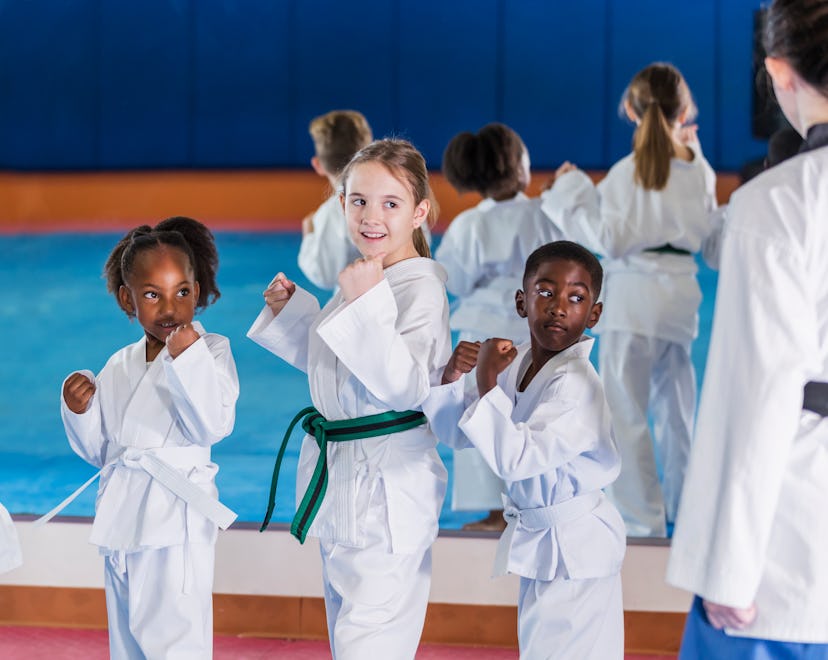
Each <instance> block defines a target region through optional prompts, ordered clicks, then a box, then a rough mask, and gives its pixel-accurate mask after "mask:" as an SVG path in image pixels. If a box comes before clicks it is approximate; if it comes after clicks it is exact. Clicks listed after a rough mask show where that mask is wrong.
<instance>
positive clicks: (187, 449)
mask: <svg viewBox="0 0 828 660" xmlns="http://www.w3.org/2000/svg"><path fill="white" fill-rule="evenodd" d="M777 4H783V5H784V2H782V3H779V2H777ZM822 5H824V3H822ZM783 9H784V8H783ZM777 11H782V9H777ZM826 11H828V10H826ZM622 108H623V113H624V114H625V115H626V116H627V117H628V118H629V119H630V120H631V121H633V122H634V123H635V124H636V129H635V135H634V140H633V151H632V153H631V154H630V155H629V156H627V157H625V158H623V159H622V160H621V161H619V162H618V163H616V164H615V165H614V166H613V167H612V168H611V169H610V171H609V172H608V174H607V176H606V178H605V179H603V181H601V183H600V184H599V185H598V186H597V187H596V186H594V185H593V183H592V181H591V180H590V179H589V178H588V177H587V176H586V175H585V174H584V173H583V172H581V171H580V170H578V169H576V168H574V167H573V166H572V165H570V164H569V163H565V164H564V165H563V166H562V167H561V168H560V169H559V170H558V171H557V173H556V177H555V180H554V182H553V184H552V185H551V186H550V187H549V188H548V189H547V190H545V191H544V192H543V193H542V195H541V196H540V198H537V199H531V198H529V197H527V196H526V194H525V190H526V187H527V185H528V183H529V176H530V174H529V164H530V161H529V152H528V150H527V148H526V146H525V145H524V143H523V141H522V140H521V138H520V137H519V136H518V135H517V133H515V132H514V131H513V130H512V129H510V128H509V127H507V126H504V125H502V124H489V125H487V126H485V127H483V128H482V129H481V130H480V131H479V132H478V133H476V134H473V133H467V132H464V133H461V134H460V135H458V136H456V137H455V138H453V139H452V140H451V142H450V143H449V145H448V147H447V148H446V151H445V154H444V159H443V171H444V173H445V176H446V178H447V179H448V181H449V182H450V183H451V184H452V185H453V186H454V187H455V188H456V189H457V190H458V191H459V192H465V191H474V192H477V193H479V194H480V195H481V197H483V200H482V201H481V202H480V203H479V204H478V205H477V206H475V207H474V208H472V209H469V210H467V211H465V212H463V213H462V214H460V215H459V216H458V217H457V218H455V219H454V221H453V222H452V223H451V225H450V226H449V228H448V230H447V231H446V233H445V235H444V236H443V239H442V242H441V244H440V247H439V249H438V250H437V253H436V257H435V259H432V258H431V252H430V247H429V234H428V228H429V226H431V225H433V222H434V220H435V219H436V216H437V207H436V202H435V200H434V197H433V195H432V193H431V189H430V187H429V182H428V173H427V170H426V164H425V161H424V159H423V157H422V156H421V154H420V153H419V152H418V151H417V150H416V148H414V146H413V145H411V144H410V143H408V142H406V141H404V140H397V139H384V140H377V141H372V135H371V129H370V127H369V126H368V123H367V122H366V121H365V118H364V117H363V116H362V115H360V114H359V113H356V112H350V111H348V112H333V113H328V114H327V115H324V116H322V117H319V118H317V119H315V120H314V121H313V122H312V123H311V135H312V137H313V139H314V145H315V149H316V155H315V156H314V158H313V161H312V164H313V167H314V169H315V170H316V171H317V172H318V173H319V174H320V175H322V176H325V177H326V178H328V180H329V181H330V182H331V185H332V188H333V192H332V194H331V196H330V198H329V199H328V200H327V201H326V202H325V203H324V204H323V205H322V206H321V207H320V208H319V209H318V210H317V211H316V213H314V214H313V215H312V216H309V217H308V218H306V219H305V220H304V221H303V223H302V231H303V242H302V247H301V251H300V255H299V265H300V267H301V268H302V270H303V272H304V273H305V275H306V276H307V277H308V279H309V280H310V281H311V282H313V283H314V284H316V285H317V286H319V287H322V288H328V289H333V290H334V294H333V296H332V298H331V299H330V300H328V301H327V302H326V303H325V304H324V305H320V302H319V301H317V299H316V298H315V297H314V296H313V295H311V294H310V293H309V292H307V291H305V290H303V289H302V288H301V287H300V286H298V285H297V284H296V283H295V281H294V280H293V279H291V277H290V275H289V272H288V271H289V269H288V268H287V267H286V268H285V272H279V273H278V274H277V275H276V276H275V277H274V278H273V280H272V281H271V282H270V284H269V285H268V287H267V288H266V289H265V291H264V301H265V304H264V307H263V309H262V311H261V313H260V314H259V316H258V318H257V319H255V321H254V322H253V325H252V326H251V328H250V330H249V331H248V337H250V338H251V339H252V340H253V341H255V342H257V343H258V344H260V345H261V346H263V347H264V348H266V349H267V350H268V351H270V352H272V353H274V354H275V355H277V356H279V357H280V358H282V359H283V360H285V361H287V362H288V363H290V364H292V365H294V366H295V367H296V368H298V369H300V370H302V371H304V372H306V373H307V376H308V383H309V389H310V394H311V399H312V402H313V406H312V408H309V409H306V410H304V411H301V413H300V414H299V415H298V416H297V419H296V420H294V422H295V423H298V421H301V423H302V427H303V429H304V430H305V431H306V436H305V439H304V441H303V444H302V448H301V454H300V459H299V465H298V474H297V496H296V497H297V503H298V505H297V506H298V511H297V515H296V517H295V518H294V520H293V524H292V527H291V531H292V532H293V533H294V534H295V535H296V536H297V537H298V538H300V539H301V540H304V538H305V536H306V535H310V536H314V537H317V538H318V539H319V542H320V549H321V555H322V574H323V581H324V597H325V606H326V613H327V619H328V631H329V639H330V645H331V651H332V654H333V657H334V658H336V659H337V660H345V659H351V658H366V657H377V658H380V657H382V658H413V657H414V655H415V652H416V649H417V646H418V643H419V638H420V634H421V631H422V627H423V623H424V618H425V612H426V606H427V602H428V593H429V587H430V577H431V546H432V544H433V542H434V540H435V538H436V536H437V532H438V518H439V513H440V510H441V506H442V503H443V499H444V496H445V491H446V484H447V473H446V469H445V467H444V466H443V463H442V461H441V459H440V457H439V455H438V453H437V449H436V445H437V442H438V441H442V442H444V443H446V444H448V445H449V446H451V447H453V448H454V449H455V461H454V462H455V466H456V467H455V469H456V472H455V491H454V502H455V506H456V507H457V508H468V509H481V508H484V509H488V510H492V511H493V514H492V516H490V519H489V520H487V521H485V522H484V525H489V524H491V525H495V526H497V525H499V526H500V527H501V528H503V527H505V529H504V531H503V534H502V536H501V541H500V544H499V547H498V553H497V558H496V562H495V573H496V574H504V573H514V574H517V575H519V576H520V595H519V602H518V633H519V635H518V636H519V644H520V652H521V656H522V657H525V658H546V657H560V658H601V659H607V658H622V657H623V653H624V644H623V607H622V601H621V585H620V569H621V565H622V561H623V557H624V552H625V537H626V536H627V535H637V536H644V535H657V536H658V535H660V536H664V535H665V533H666V526H667V524H668V523H671V522H673V521H674V520H675V516H676V512H677V509H678V505H679V498H680V495H681V490H682V481H683V477H684V471H685V467H686V464H687V460H688V454H689V452H690V444H691V437H692V434H693V419H694V414H695V390H696V385H695V376H694V373H693V367H692V363H691V361H690V346H691V343H692V341H693V339H694V337H695V336H696V333H697V326H698V314H697V310H698V306H699V302H700V299H701V294H700V290H699V286H698V283H697V282H696V277H695V276H696V262H695V260H694V254H696V253H698V252H700V251H703V250H704V248H705V246H706V245H707V243H708V242H709V241H714V242H715V241H718V240H719V235H720V233H721V218H719V222H718V224H717V222H716V221H714V220H711V217H716V216H714V215H713V213H712V212H713V211H714V210H715V208H716V200H715V194H714V186H715V176H714V174H713V171H712V170H711V168H710V166H709V165H708V164H707V161H706V160H705V159H704V156H703V154H702V151H701V148H700V146H699V143H698V141H697V139H696V134H695V131H694V130H693V129H692V128H688V127H687V123H688V122H690V121H692V119H693V118H694V116H695V113H696V108H695V106H694V104H693V101H692V96H691V94H690V90H689V89H688V86H687V84H686V82H685V81H684V79H683V78H682V76H681V74H680V73H679V72H678V71H677V70H676V69H675V68H674V67H672V66H670V65H667V64H653V65H650V66H648V67H646V68H645V69H644V70H642V71H641V72H639V73H638V74H637V75H636V76H635V77H634V78H633V80H632V81H631V83H630V85H629V87H628V88H627V91H626V92H625V94H624V98H623V101H622ZM806 128H807V127H806ZM823 151H824V150H823ZM725 224H727V222H725ZM593 253H597V254H599V255H601V256H602V257H603V266H602V263H601V262H599V261H598V259H596V257H595V256H594V254H593ZM727 256H728V255H727V253H725V254H724V256H723V259H727ZM217 266H218V259H217V254H216V250H215V245H214V243H213V238H212V235H211V234H210V232H209V230H208V229H207V228H206V227H204V226H203V225H201V224H200V223H198V222H197V221H195V220H191V219H187V218H171V219H168V220H165V221H163V222H161V223H159V224H158V225H157V226H156V227H154V228H151V227H139V228H137V229H135V230H132V231H131V232H129V233H128V234H127V235H126V236H125V237H124V238H123V239H122V240H121V242H120V243H119V244H118V245H117V246H116V248H115V249H114V251H113V252H112V254H111V256H110V258H109V260H108V261H107V265H106V276H107V284H108V288H109V290H110V292H111V293H112V294H113V295H114V296H115V297H116V300H117V302H118V305H119V306H120V307H121V309H122V310H123V311H124V312H125V313H126V314H127V316H129V317H130V318H135V319H137V321H138V323H139V324H140V325H141V327H142V328H143V330H144V336H143V337H142V338H141V339H140V340H139V341H138V342H136V343H135V344H133V345H131V346H128V347H126V348H124V349H122V350H120V351H118V352H117V353H116V354H115V355H113V356H112V358H110V360H109V361H108V362H107V364H106V366H105V367H104V368H103V370H102V371H101V372H100V373H99V374H98V375H97V376H95V375H93V374H92V373H91V372H76V373H74V374H72V375H70V376H69V377H68V378H67V379H66V381H65V382H64V385H63V390H62V402H61V415H62V417H63V420H64V424H65V427H66V431H67V434H68V436H69V439H70V444H71V446H72V448H73V449H74V450H75V451H76V452H77V453H78V454H79V455H80V456H82V457H83V458H84V459H85V460H87V461H88V462H90V463H92V464H93V465H96V466H97V467H99V468H100V472H99V475H100V485H99V495H98V502H97V505H96V516H95V522H94V524H93V529H92V542H93V543H94V544H96V545H98V546H99V548H100V551H101V554H102V555H104V557H105V576H106V582H105V584H106V598H107V611H108V617H109V629H110V648H111V651H112V655H113V657H118V658H143V657H194V658H195V657H198V658H206V657H210V656H211V653H212V606H211V591H212V579H213V559H214V544H215V540H216V535H217V529H218V528H219V527H222V528H223V527H226V526H227V525H229V524H230V522H232V518H233V515H232V512H229V511H228V510H226V508H224V507H222V506H221V505H220V504H218V502H217V492H216V487H215V483H214V476H215V473H216V471H217V467H216V465H215V464H214V463H212V462H211V460H210V447H211V445H212V444H214V443H216V442H218V441H219V440H221V439H222V438H224V437H226V436H227V435H229V434H230V433H231V431H232V428H233V423H234V410H235V402H236V398H237V396H238V387H239V383H238V379H237V377H236V371H235V366H234V362H233V358H232V355H231V352H230V347H229V342H228V340H227V339H226V338H225V337H221V336H218V335H214V334H211V333H208V332H206V331H205V330H204V328H203V327H202V326H201V325H200V324H199V323H197V322H194V321H193V317H194V314H195V313H196V312H197V311H198V310H200V309H202V308H204V307H205V306H207V305H209V304H211V303H212V302H214V301H215V300H216V299H217V298H218V296H219V291H218V287H217V285H216V279H215V275H216V269H217ZM447 290H448V292H450V293H451V294H453V295H454V296H456V297H457V299H458V303H457V305H456V307H455V308H454V310H453V311H452V312H451V313H450V309H449V303H448V299H447V295H446V291H447ZM602 291H603V294H602ZM602 300H606V302H605V303H603V302H602ZM599 319H600V324H599ZM597 324H599V325H597ZM599 329H600V335H601V336H600V352H599V372H600V374H601V376H600V377H599V375H598V373H597V372H596V371H595V369H594V368H593V367H592V365H591V363H590V361H589V355H590V351H591V349H592V346H593V341H594V340H593V339H592V338H591V337H589V336H588V335H587V334H585V332H586V331H587V330H594V331H596V332H597V331H598V330H599ZM451 330H455V331H457V332H458V333H459V340H458V342H457V344H456V346H454V348H453V347H452V339H451V334H450V331H451ZM452 348H453V350H452ZM650 416H651V417H652V419H653V422H654V429H655V443H654V442H653V440H652V439H651V437H650V431H649V422H648V418H649V417H650ZM291 428H292V427H291ZM286 440H287V438H286ZM657 454H658V455H660V458H661V462H662V464H663V465H664V478H663V486H662V485H660V482H659V478H658V475H657V471H656V458H655V457H656V455H657ZM280 456H281V453H280ZM622 463H623V470H622V469H621V465H622ZM277 472H278V470H277ZM277 476H278V475H277V474H274V480H275V479H276V477H277ZM87 485H88V484H87ZM274 488H275V482H274ZM263 491H264V485H263ZM501 509H502V510H503V513H502V516H501V515H500V514H498V513H494V512H496V511H499V510H501ZM619 512H620V513H619ZM0 513H2V512H0ZM713 515H714V514H713V513H711V516H713ZM501 517H502V521H503V522H502V523H501V522H500V518H501ZM0 522H2V519H0ZM625 528H626V529H625ZM807 641H811V640H807ZM816 641H828V639H826V640H816ZM705 657H708V656H705ZM820 657H821V656H820Z"/></svg>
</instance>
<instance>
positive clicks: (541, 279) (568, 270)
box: [515, 259, 602, 359]
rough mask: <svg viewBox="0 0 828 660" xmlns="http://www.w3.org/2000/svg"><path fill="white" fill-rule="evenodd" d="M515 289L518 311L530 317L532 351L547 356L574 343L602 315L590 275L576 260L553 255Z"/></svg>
mask: <svg viewBox="0 0 828 660" xmlns="http://www.w3.org/2000/svg"><path fill="white" fill-rule="evenodd" d="M524 286H525V287H526V290H525V291H518V292H517V294H516V295H515V304H516V307H517V312H518V314H519V315H520V316H521V317H523V318H525V319H527V320H528V321H529V333H530V335H531V337H532V349H533V351H538V350H540V351H541V352H542V353H548V355H547V359H548V358H549V357H552V356H553V355H555V354H557V353H560V352H561V351H562V350H564V349H566V348H569V347H570V346H572V345H573V344H574V343H576V342H577V341H578V340H579V339H580V337H581V335H582V334H583V332H584V330H585V329H586V328H591V327H593V326H594V325H595V324H596V323H597V322H598V319H599V318H600V317H601V309H602V304H601V303H596V302H595V300H594V298H593V295H592V278H591V277H590V275H589V272H588V271H587V270H586V268H584V267H583V266H582V265H581V264H580V263H578V262H577V261H570V260H568V259H553V260H551V261H546V262H544V263H542V264H541V265H540V267H539V268H538V270H537V271H536V272H535V273H534V274H533V275H531V276H530V277H529V278H528V280H527V281H526V282H524Z"/></svg>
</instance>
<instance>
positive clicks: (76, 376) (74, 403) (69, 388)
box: [63, 371, 95, 415]
mask: <svg viewBox="0 0 828 660" xmlns="http://www.w3.org/2000/svg"><path fill="white" fill-rule="evenodd" d="M93 394H95V383H93V382H92V381H91V380H89V378H87V377H86V376H84V375H83V374H82V373H80V372H77V371H76V372H75V373H73V374H72V375H71V376H69V378H67V379H66V382H64V383H63V400H64V401H66V407H67V408H69V410H71V411H72V412H73V413H75V414H76V415H82V414H83V413H85V412H86V408H87V407H88V406H89V401H90V400H91V399H92V395H93Z"/></svg>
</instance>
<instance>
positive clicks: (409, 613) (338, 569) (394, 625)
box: [319, 492, 431, 660]
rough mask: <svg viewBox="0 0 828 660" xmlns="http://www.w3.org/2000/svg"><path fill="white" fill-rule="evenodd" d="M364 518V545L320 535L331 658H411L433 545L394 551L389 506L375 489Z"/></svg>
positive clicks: (421, 619) (428, 583) (420, 627)
mask: <svg viewBox="0 0 828 660" xmlns="http://www.w3.org/2000/svg"><path fill="white" fill-rule="evenodd" d="M368 499H369V502H368V505H367V509H368V510H367V512H366V513H365V515H364V517H363V519H362V529H363V532H362V535H363V540H364V541H365V547H362V548H354V547H351V546H346V545H341V544H339V543H334V542H332V541H327V540H324V539H320V542H319V548H320V551H321V553H322V580H323V586H324V591H325V614H326V616H327V619H328V639H329V640H330V644H331V654H332V655H333V660H380V658H381V659H382V660H412V659H413V658H414V654H415V653H416V652H417V647H418V645H419V643H420V635H421V634H422V631H423V623H424V622H425V613H426V606H427V605H428V592H429V588H430V586H431V548H426V549H424V550H421V551H419V552H415V553H412V554H393V553H392V552H391V541H390V533H389V531H388V525H387V521H386V516H387V507H386V505H385V504H384V502H383V499H382V498H381V497H380V496H379V493H378V492H375V493H374V494H373V496H371V497H369V498H368Z"/></svg>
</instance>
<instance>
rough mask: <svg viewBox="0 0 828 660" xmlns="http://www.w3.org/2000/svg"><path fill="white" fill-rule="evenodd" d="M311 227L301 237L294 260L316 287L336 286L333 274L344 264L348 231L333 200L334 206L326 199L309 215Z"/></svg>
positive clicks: (338, 207) (339, 209) (329, 288)
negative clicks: (295, 259) (310, 216)
mask: <svg viewBox="0 0 828 660" xmlns="http://www.w3.org/2000/svg"><path fill="white" fill-rule="evenodd" d="M310 225H311V227H312V230H311V231H310V232H308V233H306V234H304V235H303V236H302V243H301V245H300V246H299V256H298V257H297V261H298V263H299V268H300V269H301V271H302V273H304V275H305V277H307V278H308V280H310V281H311V283H313V284H314V285H315V286H318V287H319V288H320V289H327V290H332V289H335V288H336V287H337V277H339V273H340V272H341V271H342V269H343V268H345V266H347V265H348V253H349V250H348V242H349V240H350V239H349V238H348V231H347V226H346V224H345V214H344V213H343V212H342V208H341V207H340V206H339V200H338V198H337V200H336V206H333V205H332V204H330V203H329V202H326V203H325V204H323V205H322V206H320V207H319V208H318V209H317V211H316V212H315V213H314V214H313V216H312V219H311V221H310Z"/></svg>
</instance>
